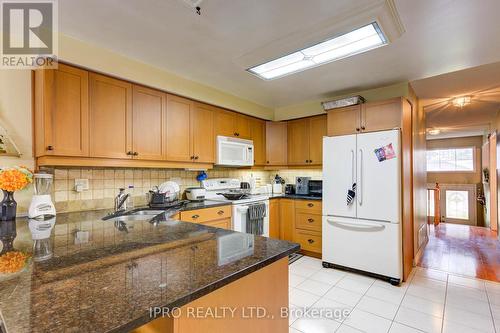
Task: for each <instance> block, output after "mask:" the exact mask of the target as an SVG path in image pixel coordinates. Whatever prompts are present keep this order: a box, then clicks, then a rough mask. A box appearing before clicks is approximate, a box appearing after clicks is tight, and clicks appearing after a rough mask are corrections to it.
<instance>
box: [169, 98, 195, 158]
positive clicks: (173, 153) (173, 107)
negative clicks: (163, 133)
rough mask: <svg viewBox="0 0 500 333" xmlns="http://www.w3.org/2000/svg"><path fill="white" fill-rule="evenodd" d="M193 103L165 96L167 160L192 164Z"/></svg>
mask: <svg viewBox="0 0 500 333" xmlns="http://www.w3.org/2000/svg"><path fill="white" fill-rule="evenodd" d="M193 107H194V103H193V101H191V100H189V99H187V98H182V97H178V96H174V95H167V125H166V127H167V139H166V142H167V143H166V146H167V149H166V150H167V160H169V161H177V162H192V161H193V158H192V157H193V154H192V142H191V137H192V136H191V112H192V110H193Z"/></svg>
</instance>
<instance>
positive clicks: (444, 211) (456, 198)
mask: <svg viewBox="0 0 500 333" xmlns="http://www.w3.org/2000/svg"><path fill="white" fill-rule="evenodd" d="M439 186H440V189H441V221H442V222H445V223H455V224H465V225H472V226H474V225H477V214H476V185H474V184H463V185H455V184H439Z"/></svg>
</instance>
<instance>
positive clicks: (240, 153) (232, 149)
mask: <svg viewBox="0 0 500 333" xmlns="http://www.w3.org/2000/svg"><path fill="white" fill-rule="evenodd" d="M253 156H254V153H253V141H251V140H244V139H235V138H230V137H224V136H218V137H217V164H218V165H225V166H252V165H253Z"/></svg>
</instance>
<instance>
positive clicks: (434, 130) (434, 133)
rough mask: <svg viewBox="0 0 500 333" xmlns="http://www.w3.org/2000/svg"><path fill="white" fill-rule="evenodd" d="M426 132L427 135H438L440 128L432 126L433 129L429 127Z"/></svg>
mask: <svg viewBox="0 0 500 333" xmlns="http://www.w3.org/2000/svg"><path fill="white" fill-rule="evenodd" d="M427 133H428V134H429V135H438V134H439V133H441V130H440V129H439V128H433V129H429V130H428V131H427Z"/></svg>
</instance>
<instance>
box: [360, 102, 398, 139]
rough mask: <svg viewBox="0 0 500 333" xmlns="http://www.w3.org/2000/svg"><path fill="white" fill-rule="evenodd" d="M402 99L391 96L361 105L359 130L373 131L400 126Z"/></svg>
mask: <svg viewBox="0 0 500 333" xmlns="http://www.w3.org/2000/svg"><path fill="white" fill-rule="evenodd" d="M401 115H402V100H401V98H393V99H389V100H384V101H378V102H370V103H365V104H362V105H361V131H364V132H375V131H383V130H388V129H393V128H399V127H401V119H402V118H401Z"/></svg>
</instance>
